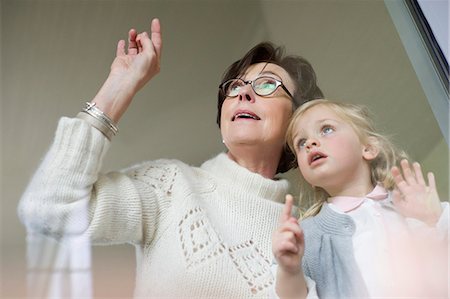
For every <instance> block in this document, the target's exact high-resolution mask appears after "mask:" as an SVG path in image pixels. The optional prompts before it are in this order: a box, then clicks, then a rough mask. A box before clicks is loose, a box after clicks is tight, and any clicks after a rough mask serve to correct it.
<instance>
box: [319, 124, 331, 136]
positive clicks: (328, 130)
mask: <svg viewBox="0 0 450 299" xmlns="http://www.w3.org/2000/svg"><path fill="white" fill-rule="evenodd" d="M333 132H334V128H333V127H330V126H324V127H323V128H322V131H321V135H328V134H331V133H333Z"/></svg>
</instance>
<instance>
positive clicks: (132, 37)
mask: <svg viewBox="0 0 450 299" xmlns="http://www.w3.org/2000/svg"><path fill="white" fill-rule="evenodd" d="M136 37H137V32H136V30H135V29H130V31H128V54H129V55H135V54H137V53H138V46H137V42H136Z"/></svg>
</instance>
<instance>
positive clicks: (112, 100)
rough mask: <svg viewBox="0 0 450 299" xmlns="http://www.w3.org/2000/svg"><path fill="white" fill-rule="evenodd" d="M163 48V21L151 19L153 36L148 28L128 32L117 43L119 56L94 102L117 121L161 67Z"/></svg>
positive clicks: (117, 55) (117, 54)
mask: <svg viewBox="0 0 450 299" xmlns="http://www.w3.org/2000/svg"><path fill="white" fill-rule="evenodd" d="M161 50H162V35H161V24H160V22H159V20H158V19H153V20H152V23H151V37H150V36H149V35H148V33H147V32H142V33H139V34H138V33H137V32H136V30H135V29H131V30H130V31H129V32H128V46H127V47H126V42H125V40H120V41H119V42H118V44H117V51H116V58H115V59H114V61H113V63H112V64H111V71H110V73H109V76H108V78H107V80H106V81H105V83H104V84H103V86H102V88H101V89H100V91H99V92H98V93H97V95H96V96H95V98H94V99H93V101H92V102H95V103H96V106H97V107H98V108H99V109H100V110H102V111H103V112H104V113H105V114H107V115H108V116H109V117H110V118H111V119H112V120H114V121H115V122H117V121H118V120H119V119H120V117H121V116H122V114H123V113H124V112H125V110H126V109H127V107H128V105H129V104H130V102H131V100H132V99H133V97H134V95H135V94H136V93H137V92H138V91H139V90H140V89H141V88H142V87H143V86H144V85H145V84H146V83H147V82H148V81H149V80H150V79H151V78H153V77H154V76H155V75H156V74H158V73H159V71H160V63H161Z"/></svg>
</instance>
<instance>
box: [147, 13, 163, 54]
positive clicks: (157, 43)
mask: <svg viewBox="0 0 450 299" xmlns="http://www.w3.org/2000/svg"><path fill="white" fill-rule="evenodd" d="M150 29H151V33H152V36H151V39H152V43H153V47H154V48H155V52H156V56H157V57H158V60H160V59H161V51H162V33H161V23H160V21H159V19H153V20H152V24H151V25H150Z"/></svg>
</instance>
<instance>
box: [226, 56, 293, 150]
mask: <svg viewBox="0 0 450 299" xmlns="http://www.w3.org/2000/svg"><path fill="white" fill-rule="evenodd" d="M261 76H268V77H272V78H274V79H276V80H279V81H281V82H282V83H283V84H284V86H285V87H286V88H287V89H288V90H289V92H290V93H291V94H293V93H294V89H295V88H294V83H293V81H292V79H291V78H290V76H289V74H288V73H287V72H286V71H285V70H284V69H283V68H282V67H280V66H278V65H276V64H272V63H257V64H254V65H251V66H250V67H249V68H248V69H247V71H246V72H245V73H244V74H243V75H242V76H241V77H240V78H241V79H243V80H244V81H253V80H255V79H256V78H259V77H261ZM292 107H293V106H292V99H291V98H290V97H289V95H288V94H287V93H286V92H285V91H284V90H283V88H281V86H279V87H278V88H277V89H276V91H275V92H274V93H273V94H271V95H268V96H259V95H257V94H256V93H255V91H254V90H253V89H252V87H251V85H250V84H247V85H244V86H243V87H242V88H240V89H239V93H238V95H237V96H236V97H227V98H226V99H225V101H224V102H223V106H222V114H221V121H220V128H221V132H222V139H223V140H224V142H225V145H226V146H227V147H228V149H230V150H231V149H232V147H233V146H241V145H260V146H262V147H264V149H267V148H270V147H273V148H274V149H276V150H279V151H280V152H281V149H282V147H283V145H284V137H285V133H286V129H287V126H288V123H289V119H290V117H291V115H292ZM274 154H275V153H274ZM276 154H278V153H276Z"/></svg>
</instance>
